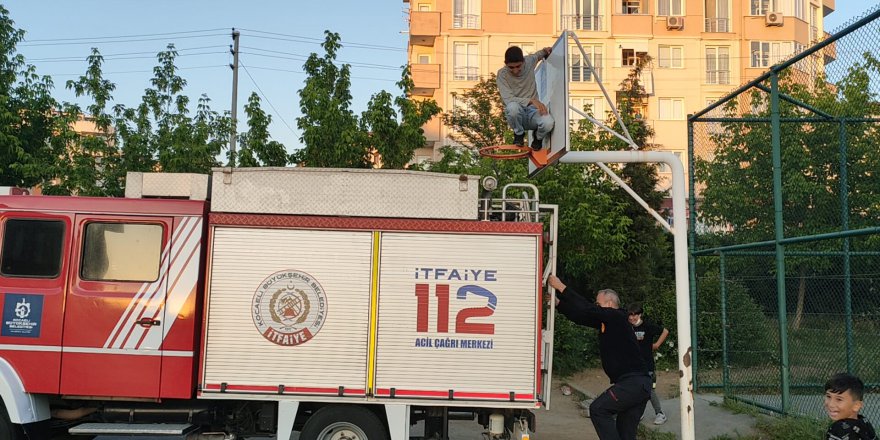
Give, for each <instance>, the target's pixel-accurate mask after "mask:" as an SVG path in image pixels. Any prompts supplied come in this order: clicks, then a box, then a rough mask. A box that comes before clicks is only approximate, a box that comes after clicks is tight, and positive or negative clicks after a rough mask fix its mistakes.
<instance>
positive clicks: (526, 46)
mask: <svg viewBox="0 0 880 440" xmlns="http://www.w3.org/2000/svg"><path fill="white" fill-rule="evenodd" d="M511 46H519V48H520V49H522V51H523V54H524V55H529V54H533V53H535V52H536V51H537V49H536V48H535V43H534V42H511V43H510V44H508V45H507V47H511Z"/></svg>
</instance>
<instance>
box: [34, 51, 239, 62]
mask: <svg viewBox="0 0 880 440" xmlns="http://www.w3.org/2000/svg"><path fill="white" fill-rule="evenodd" d="M225 53H226V51H219V52H217V51H215V52H198V53H185V54H178V55H177V56H176V57H175V58H180V57H188V56H190V57H191V56H198V55H217V54H225ZM139 59H151V60H152V59H156V55H148V56H125V57H113V58H108V57H104V61H116V60H139ZM30 61H34V62H41V63H70V62H85V61H88V60H87V59H85V58H67V59H61V58H58V59H37V60H30Z"/></svg>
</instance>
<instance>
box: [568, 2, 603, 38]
mask: <svg viewBox="0 0 880 440" xmlns="http://www.w3.org/2000/svg"><path fill="white" fill-rule="evenodd" d="M563 11H565V12H564V14H565V15H563V16H562V21H561V23H562V28H563V29H575V30H584V31H601V30H602V16H601V15H599V0H568V1H566V7H565V9H563Z"/></svg>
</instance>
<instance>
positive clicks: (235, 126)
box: [229, 28, 240, 168]
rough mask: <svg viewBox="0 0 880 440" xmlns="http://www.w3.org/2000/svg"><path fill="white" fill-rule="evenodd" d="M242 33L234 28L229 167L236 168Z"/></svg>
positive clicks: (231, 65) (231, 48)
mask: <svg viewBox="0 0 880 440" xmlns="http://www.w3.org/2000/svg"><path fill="white" fill-rule="evenodd" d="M239 35H240V33H239V32H238V31H237V30H235V28H232V46H230V50H231V51H232V64H230V65H229V67H231V68H232V130H231V131H230V133H229V167H230V168H235V142H236V141H235V135H236V131H238V118H237V115H238V36H239Z"/></svg>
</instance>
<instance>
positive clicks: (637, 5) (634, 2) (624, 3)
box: [617, 0, 645, 15]
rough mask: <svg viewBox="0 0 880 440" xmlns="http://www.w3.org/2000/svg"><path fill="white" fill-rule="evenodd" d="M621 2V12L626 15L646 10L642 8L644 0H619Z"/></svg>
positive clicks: (641, 12) (642, 12)
mask: <svg viewBox="0 0 880 440" xmlns="http://www.w3.org/2000/svg"><path fill="white" fill-rule="evenodd" d="M617 1H618V2H620V12H621V13H622V14H626V15H632V14H644V13H645V10H644V9H642V6H643V4H642V2H643V0H617Z"/></svg>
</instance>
